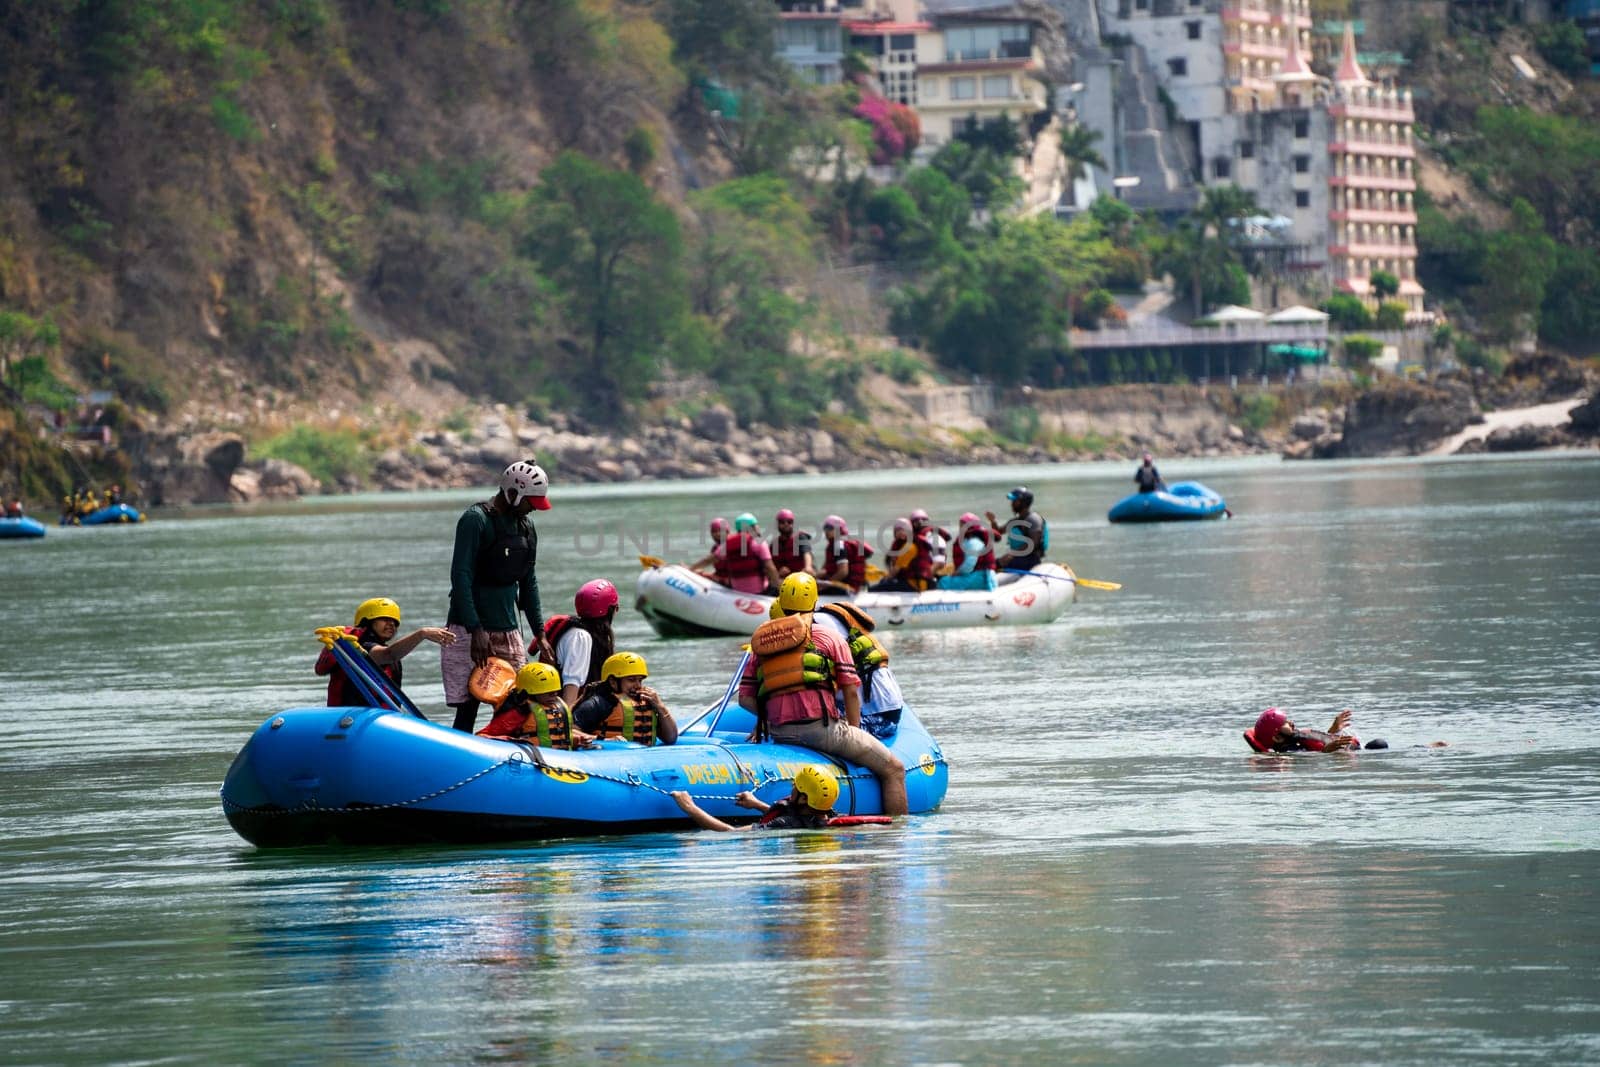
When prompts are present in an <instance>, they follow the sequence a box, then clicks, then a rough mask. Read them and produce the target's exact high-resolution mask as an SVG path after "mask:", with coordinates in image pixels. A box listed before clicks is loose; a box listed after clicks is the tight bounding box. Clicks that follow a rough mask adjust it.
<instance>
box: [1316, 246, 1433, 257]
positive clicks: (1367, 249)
mask: <svg viewBox="0 0 1600 1067" xmlns="http://www.w3.org/2000/svg"><path fill="white" fill-rule="evenodd" d="M1328 255H1330V256H1338V257H1340V258H1342V259H1416V258H1417V246H1416V245H1414V244H1381V245H1376V244H1366V245H1329V246H1328Z"/></svg>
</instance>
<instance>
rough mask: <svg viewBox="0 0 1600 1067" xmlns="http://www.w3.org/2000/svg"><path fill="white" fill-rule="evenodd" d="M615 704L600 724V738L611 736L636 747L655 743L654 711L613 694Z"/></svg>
mask: <svg viewBox="0 0 1600 1067" xmlns="http://www.w3.org/2000/svg"><path fill="white" fill-rule="evenodd" d="M614 695H615V696H616V698H617V702H616V704H615V705H613V706H612V708H611V714H610V715H608V716H606V721H605V722H603V723H601V724H600V736H601V737H610V736H612V735H613V734H614V735H616V736H617V737H620V738H622V739H623V740H624V741H632V742H633V743H634V744H636V745H653V744H655V743H656V711H655V709H654V708H652V707H649V706H648V705H646V704H643V703H640V702H636V701H633V700H630V699H629V698H628V697H625V696H623V695H622V694H621V693H617V694H614Z"/></svg>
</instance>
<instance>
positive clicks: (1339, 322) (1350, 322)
mask: <svg viewBox="0 0 1600 1067" xmlns="http://www.w3.org/2000/svg"><path fill="white" fill-rule="evenodd" d="M1322 310H1323V311H1326V312H1327V313H1328V317H1329V319H1330V321H1331V322H1332V325H1333V328H1334V329H1336V330H1368V329H1371V328H1372V312H1371V311H1370V310H1368V308H1367V305H1366V304H1364V303H1362V301H1361V298H1360V297H1359V296H1355V295H1353V294H1351V293H1335V294H1334V295H1332V296H1330V297H1329V298H1328V299H1327V300H1325V301H1324V302H1323V304H1322Z"/></svg>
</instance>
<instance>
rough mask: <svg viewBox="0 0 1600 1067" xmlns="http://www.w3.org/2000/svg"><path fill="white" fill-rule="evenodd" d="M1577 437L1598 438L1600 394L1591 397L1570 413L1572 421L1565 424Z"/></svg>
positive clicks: (1599, 434) (1599, 435) (1599, 428)
mask: <svg viewBox="0 0 1600 1067" xmlns="http://www.w3.org/2000/svg"><path fill="white" fill-rule="evenodd" d="M1567 425H1568V429H1570V430H1571V431H1572V432H1573V433H1574V434H1577V435H1578V436H1579V437H1600V393H1596V394H1595V395H1594V396H1591V397H1590V398H1589V399H1588V401H1586V402H1585V403H1584V404H1583V405H1582V406H1580V407H1577V408H1574V409H1573V411H1572V421H1571V422H1570V423H1568V424H1567Z"/></svg>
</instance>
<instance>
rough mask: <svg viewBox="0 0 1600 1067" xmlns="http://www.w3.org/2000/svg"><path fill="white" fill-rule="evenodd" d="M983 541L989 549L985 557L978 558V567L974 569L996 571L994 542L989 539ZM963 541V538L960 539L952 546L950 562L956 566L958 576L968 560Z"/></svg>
mask: <svg viewBox="0 0 1600 1067" xmlns="http://www.w3.org/2000/svg"><path fill="white" fill-rule="evenodd" d="M983 540H984V544H986V545H987V546H988V547H987V548H986V549H984V553H983V555H981V556H979V557H978V564H977V566H975V567H973V568H972V569H973V570H974V571H992V570H994V569H995V561H994V542H993V541H992V540H990V539H989V538H987V537H985V538H984V539H983ZM961 541H962V538H959V537H958V538H956V539H955V540H954V541H952V542H951V544H950V562H951V563H952V564H953V565H954V566H955V569H956V573H957V574H960V573H961V564H962V563H963V562H965V560H966V558H967V554H966V552H965V551H964V550H963V549H962V548H961Z"/></svg>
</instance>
